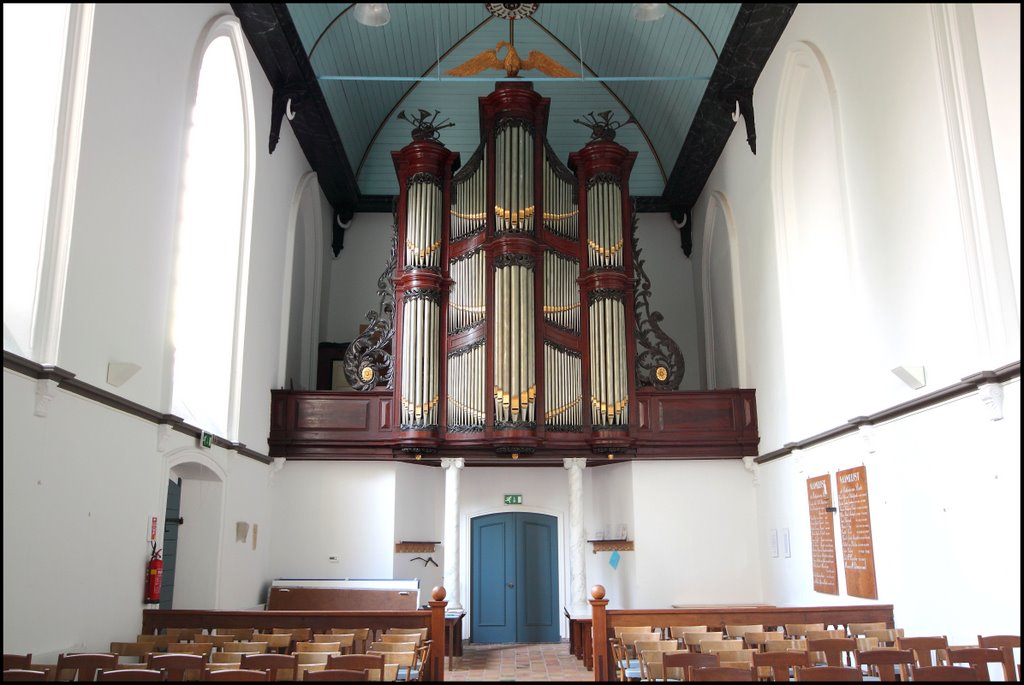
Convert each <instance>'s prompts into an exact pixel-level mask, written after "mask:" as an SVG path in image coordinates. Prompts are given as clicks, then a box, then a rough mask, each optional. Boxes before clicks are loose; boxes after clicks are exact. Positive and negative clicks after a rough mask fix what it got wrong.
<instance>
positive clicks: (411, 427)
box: [398, 423, 437, 451]
mask: <svg viewBox="0 0 1024 685" xmlns="http://www.w3.org/2000/svg"><path fill="white" fill-rule="evenodd" d="M398 429H399V430H401V431H436V430H437V424H436V423H431V424H423V423H403V424H401V425H400V426H399V427H398ZM420 451H422V450H420Z"/></svg>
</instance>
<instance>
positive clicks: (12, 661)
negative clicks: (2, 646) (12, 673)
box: [4, 654, 32, 671]
mask: <svg viewBox="0 0 1024 685" xmlns="http://www.w3.org/2000/svg"><path fill="white" fill-rule="evenodd" d="M12 668H20V669H29V668H32V655H31V654H4V670H5V671H7V670H10V669H12Z"/></svg>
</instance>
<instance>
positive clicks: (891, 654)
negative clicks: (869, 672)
mask: <svg viewBox="0 0 1024 685" xmlns="http://www.w3.org/2000/svg"><path fill="white" fill-rule="evenodd" d="M856 657H857V665H858V666H870V667H871V668H872V669H874V670H875V671H876V672H877V673H878V679H879V680H881V681H883V682H887V683H889V682H894V681H895V680H896V667H897V666H899V667H900V680H902V681H906V680H907V678H908V676H909V674H910V668H911V666H913V665H914V653H913V652H911V651H910V650H909V649H869V650H858V651H857V654H856Z"/></svg>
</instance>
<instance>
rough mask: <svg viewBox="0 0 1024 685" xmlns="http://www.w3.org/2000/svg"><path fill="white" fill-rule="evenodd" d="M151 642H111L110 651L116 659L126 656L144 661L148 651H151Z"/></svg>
mask: <svg viewBox="0 0 1024 685" xmlns="http://www.w3.org/2000/svg"><path fill="white" fill-rule="evenodd" d="M152 651H153V649H152V644H151V643H149V642H111V643H110V653H111V654H116V655H117V656H118V660H119V661H121V660H123V659H126V658H130V659H138V660H139V661H145V660H146V657H147V656H149V653H150V652H152Z"/></svg>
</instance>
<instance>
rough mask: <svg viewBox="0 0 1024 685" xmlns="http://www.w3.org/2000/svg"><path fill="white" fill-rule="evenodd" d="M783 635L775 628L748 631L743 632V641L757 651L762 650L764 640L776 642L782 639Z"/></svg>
mask: <svg viewBox="0 0 1024 685" xmlns="http://www.w3.org/2000/svg"><path fill="white" fill-rule="evenodd" d="M785 638H786V636H785V635H783V634H782V633H780V632H779V631H777V630H768V631H763V630H762V631H750V632H748V633H743V641H744V642H745V643H746V644H747V647H755V648H756V649H757V650H758V651H760V652H763V651H764V644H765V643H766V642H777V641H778V640H784V639H785Z"/></svg>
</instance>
